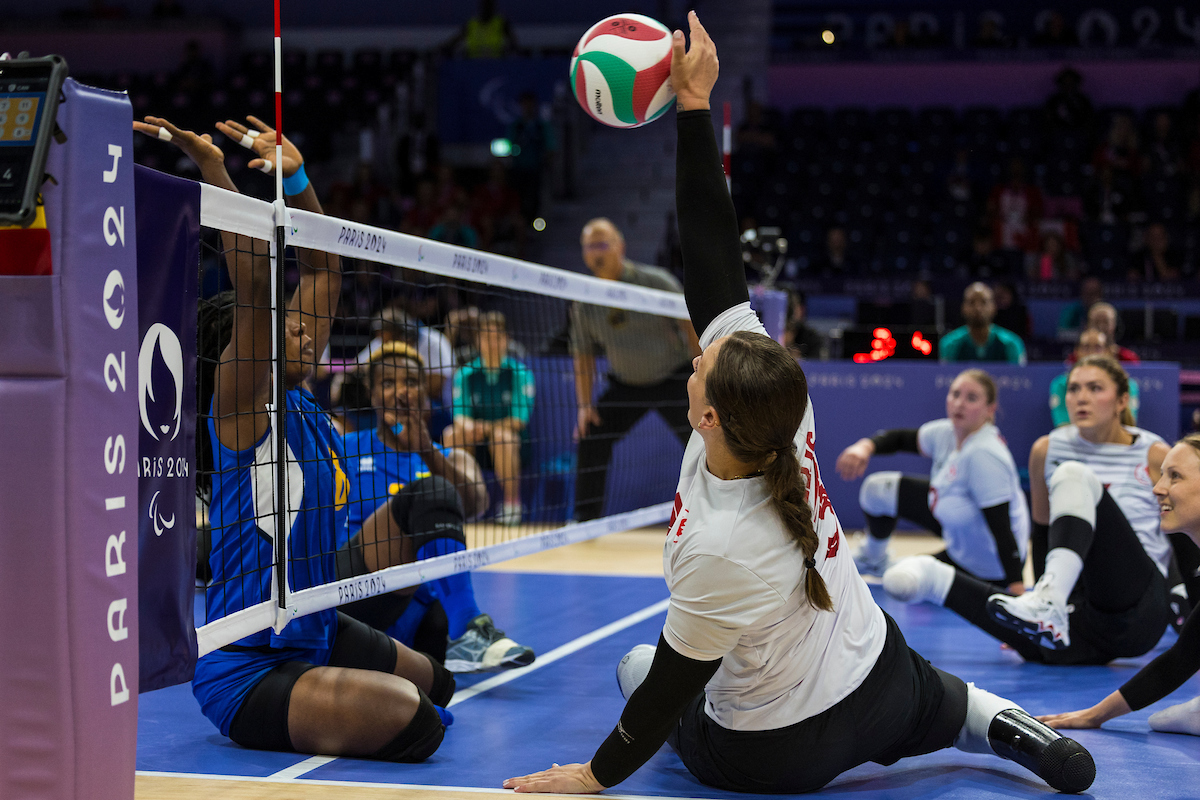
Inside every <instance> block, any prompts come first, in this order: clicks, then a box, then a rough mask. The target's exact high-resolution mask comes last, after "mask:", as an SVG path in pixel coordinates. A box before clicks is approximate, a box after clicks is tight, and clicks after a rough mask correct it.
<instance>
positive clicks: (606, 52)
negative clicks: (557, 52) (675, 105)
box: [571, 14, 675, 128]
mask: <svg viewBox="0 0 1200 800" xmlns="http://www.w3.org/2000/svg"><path fill="white" fill-rule="evenodd" d="M571 85H572V87H574V90H575V99H576V100H578V101H579V105H581V106H583V110H584V111H586V112H587V113H588V116H590V117H591V118H592V119H594V120H596V121H597V122H602V123H604V124H605V125H609V126H611V127H613V128H636V127H639V126H641V125H645V124H646V123H647V122H653V121H654V120H656V119H658V118H659V117H661V116H662V115H663V112H665V111H666V110H667V107H668V106H669V105H670V104H671V98H673V97H674V96H675V90H674V89H672V88H671V31H670V29H669V28H667V26H665V25H663V24H662V23H661V22H658V21H657V20H653V19H650V18H649V17H643V16H642V15H641V14H617V15H615V16H612V17H606V18H605V19H602V20H600V21H599V22H597V23H596V24H595V25H593V26H592V27H590V28H588V29H587V32H586V33H584V34H583V37H582V38H581V39H580V40H579V44H577V45H576V46H575V52H574V53H573V54H572V56H571Z"/></svg>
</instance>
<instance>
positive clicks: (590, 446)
mask: <svg viewBox="0 0 1200 800" xmlns="http://www.w3.org/2000/svg"><path fill="white" fill-rule="evenodd" d="M580 244H581V245H582V247H583V260H584V262H585V263H586V264H587V266H588V269H590V270H591V271H592V274H594V275H595V276H596V277H597V278H601V279H603V280H607V281H619V282H621V283H632V284H636V285H638V286H648V287H650V288H651V289H662V290H664V291H668V292H682V291H683V287H682V286H680V285H679V281H678V280H676V279H675V277H674V276H672V275H671V274H670V273H669V272H667V271H666V270H663V269H659V268H658V267H650V266H647V265H645V264H638V263H636V262H633V261H630V260H629V259H627V258H626V257H625V237H624V236H622V235H621V231H620V230H618V229H617V226H616V225H614V224H613V223H612V221H611V220H608V219H606V218H604V217H598V218H596V219H593V220H591V221H590V222H588V223H587V224H586V225H584V226H583V235H582V236H581V237H580ZM699 354H700V343H699V340H698V339H697V338H696V331H695V330H694V329H693V328H692V323H691V322H689V321H688V320H674V319H671V318H669V317H662V316H658V315H655V314H643V313H641V312H637V311H625V310H622V309H619V308H607V307H605V306H595V305H589V304H587V303H576V304H575V306H574V308H573V309H572V310H571V355H572V356H574V359H575V399H576V401H577V402H578V406H579V416H578V421H577V424H576V428H575V435H576V437H577V438H578V439H579V465H578V471H577V473H576V479H575V519H576V520H577V521H580V522H583V521H585V520H589V519H596V518H597V517H599V516H600V515H601V514H602V513H603V510H604V494H605V491H604V486H605V480H606V478H607V476H608V462H609V460H610V459H611V458H612V450H613V446H614V445H615V444H616V443H617V442H618V441H620V439H621V437H623V436H624V435H625V434H626V433H628V432H629V430H630V428H632V427H633V426H634V425H636V424H637V422H638V420H640V419H641V418H642V417H643V416H644V415H645V414H646V412H647V411H649V410H651V409H657V410H658V413H659V414H661V415H662V416H663V418H664V419H665V420H666V422H667V424H668V425H670V426H671V430H672V431H674V432H675V435H676V436H677V437H679V441H680V443H682V444H684V445H686V444H687V439H688V435H689V434H690V433H691V426H690V425H689V424H688V420H687V400H686V397H687V392H686V387H687V379H688V376H689V375H690V374H691V372H692V359H693V358H694V357H695V356H697V355H699ZM597 355H605V356H607V357H608V388H607V389H606V390H605V391H604V394H602V395H600V397H599V398H598V399H597V400H596V401H595V402H593V399H592V398H593V387H594V385H595V379H596V356H597Z"/></svg>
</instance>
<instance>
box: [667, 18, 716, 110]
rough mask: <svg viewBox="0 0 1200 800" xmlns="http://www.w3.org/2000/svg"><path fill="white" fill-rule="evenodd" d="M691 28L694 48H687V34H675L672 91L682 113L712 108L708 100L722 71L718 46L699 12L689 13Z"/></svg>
mask: <svg viewBox="0 0 1200 800" xmlns="http://www.w3.org/2000/svg"><path fill="white" fill-rule="evenodd" d="M688 25H689V27H690V32H689V35H690V37H691V41H692V46H691V48H690V49H689V48H686V47H685V45H684V39H683V31H675V35H674V39H673V40H672V42H671V50H672V52H671V88H673V89H674V90H675V97H676V99H677V102H678V107H679V109H680V110H681V111H694V110H696V109H703V108H708V98H709V95H710V94H711V93H712V88H713V86H714V85H716V83H717V74H718V72H719V71H720V62H718V61H717V48H716V45H714V44H713V41H712V39H710V38H709V36H708V31H706V30H705V29H704V26H703V25H701V24H700V18H699V17H698V16H696V12H695V11H689V12H688Z"/></svg>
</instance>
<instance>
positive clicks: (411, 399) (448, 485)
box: [344, 342, 534, 672]
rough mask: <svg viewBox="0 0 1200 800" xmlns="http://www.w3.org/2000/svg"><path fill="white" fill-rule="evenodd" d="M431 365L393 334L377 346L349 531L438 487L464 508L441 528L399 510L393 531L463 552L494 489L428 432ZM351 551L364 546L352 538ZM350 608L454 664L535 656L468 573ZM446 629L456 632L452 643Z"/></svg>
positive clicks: (429, 549) (470, 462)
mask: <svg viewBox="0 0 1200 800" xmlns="http://www.w3.org/2000/svg"><path fill="white" fill-rule="evenodd" d="M423 367H424V365H423V363H422V359H421V356H420V355H419V354H418V353H417V352H416V350H415V349H413V348H412V346H411V345H408V344H406V343H403V342H388V343H386V344H384V345H383V346H382V347H381V348H380V349H379V350H377V351H376V352H374V353H372V354H371V358H370V361H369V363H368V365H367V369H368V375H367V377H368V381H369V385H370V387H371V402H372V405H373V406H374V408H375V415H376V418H377V419H378V426H377V427H376V428H375V429H374V430H366V431H359V432H357V433H351V434H347V435H346V437H345V450H346V460H347V461H348V463H349V464H350V470H349V473H350V474H351V475H352V476H353V480H352V481H351V486H350V527H349V530H350V531H352V532H353V531H357V530H358V529H359V528H360V527H361V526H362V525H364V524H365V523H366V522H367V521H368V520H370V519H371V517H372V515H373V514H374V512H375V509H376V508H377V507H378V506H379V505H380V504H381V503H385V502H388V501H389V499H390V501H391V503H392V504H393V505H394V506H396V507H398V508H402V509H407V508H410V507H411V508H413V509H419V508H420V507H421V506H422V505H423V504H424V502H425V499H426V498H428V497H429V496H431V495H432V496H438V495H439V494H447V493H453V494H455V495H457V496H458V497H459V498H461V500H462V511H461V513H459V514H458V515H457V516H454V515H449V514H444V515H442V516H441V517H439V518H438V520H437V522H438V523H439V524H438V526H437V527H433V526H428V525H427V526H425V527H422V525H421V521H420V520H419V519H417V520H414V519H413V514H412V513H411V512H410V513H409V514H408V515H407V517H405V515H401V517H400V522H401V525H399V526H398V527H397V528H394V529H393V531H392V532H391V536H392V537H394V538H401V537H402V538H404V539H407V540H408V542H409V546H410V548H411V549H412V550H413V553H412V555H413V556H414V557H415V558H416V559H423V558H431V557H433V556H440V555H446V554H449V553H454V552H459V551H462V550H465V549H466V539H465V536H464V534H463V521H464V517H465V518H470V517H475V516H478V515H479V514H482V513H483V512H484V511H485V510H486V509H487V507H488V493H487V489H486V487H485V485H484V482H483V476H482V475H481V473H480V471H479V465H478V464H477V463H476V462H475V459H474V458H473V457H472V456H471V455H470V454H469V453H467V452H465V451H463V450H451V449H448V448H445V447H442V446H440V445H438V444H435V443H434V442H433V441H432V440H431V439H430V436H429V429H428V426H427V425H426V424H425V419H426V416H427V414H428V408H429V401H428V398H427V396H426V394H425V386H426V383H425V380H424V375H423ZM442 505H443V506H444V507H448V506H450V505H452V503H443V504H442ZM388 519H395V517H389V518H388ZM346 550H351V551H354V550H357V548H356V547H355V546H354V545H352V546H351V547H350V548H345V549H344V552H345V551H346ZM347 611H349V613H351V614H355V615H356V616H358V618H359V619H362V620H363V621H365V622H368V623H369V624H371V625H373V626H375V627H378V628H380V629H381V630H385V631H387V632H388V633H389V634H390V635H391V636H394V637H395V638H396V639H398V640H399V641H401V642H404V643H406V644H411V645H412V646H414V647H416V648H417V649H419V650H422V651H424V652H427V653H430V654H433V655H434V656H435V657H437V656H438V655H439V653H438V651H437V650H436V648H437V647H438V646H439V645H440V650H441V654H444V660H445V665H446V668H447V669H449V670H450V671H451V672H484V671H490V670H497V669H510V668H512V667H519V666H524V665H526V664H529V663H531V662H532V661H533V659H534V653H533V650H531V649H530V648H528V647H525V646H523V645H519V644H517V643H516V642H514V641H513V640H512V639H509V638H508V637H506V636H505V635H504V631H501V630H497V629H496V626H495V624H494V623H493V622H492V618H491V617H490V616H488V615H487V614H484V613H483V612H482V611H480V610H479V605H478V604H477V603H476V601H475V590H474V588H473V586H472V583H471V574H470V573H469V572H462V573H458V574H455V575H450V576H448V577H445V578H439V579H437V580H435V581H430V582H429V583H426V584H424V585H422V586H420V587H419V588H417V589H416V591H415V593H414V592H408V593H407V594H403V595H401V594H399V593H392V594H389V595H382V596H380V597H378V598H372V599H371V600H368V601H363V602H361V603H354V604H352V606H350V607H348V608H347ZM447 635H449V636H450V637H451V638H452V641H450V642H449V645H448V646H447V641H446V639H447Z"/></svg>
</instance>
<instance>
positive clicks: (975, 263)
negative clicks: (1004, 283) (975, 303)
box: [960, 226, 1009, 278]
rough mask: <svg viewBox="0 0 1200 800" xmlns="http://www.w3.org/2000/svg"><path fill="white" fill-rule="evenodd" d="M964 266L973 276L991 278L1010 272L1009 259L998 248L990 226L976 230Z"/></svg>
mask: <svg viewBox="0 0 1200 800" xmlns="http://www.w3.org/2000/svg"><path fill="white" fill-rule="evenodd" d="M964 266H965V267H966V269H967V273H968V274H969V275H970V276H971V277H972V278H991V277H995V276H997V275H1007V274H1008V267H1009V262H1008V259H1006V258H1005V257H1004V254H1003V253H1000V252H999V251H997V250H996V242H995V239H994V237H993V234H992V230H991V228H990V227H986V226H985V227H980V228H979V229H978V230H976V231H975V235H974V236H972V237H971V252H970V255H968V256H967V259H966V262H965V264H964ZM960 272H961V270H960Z"/></svg>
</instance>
